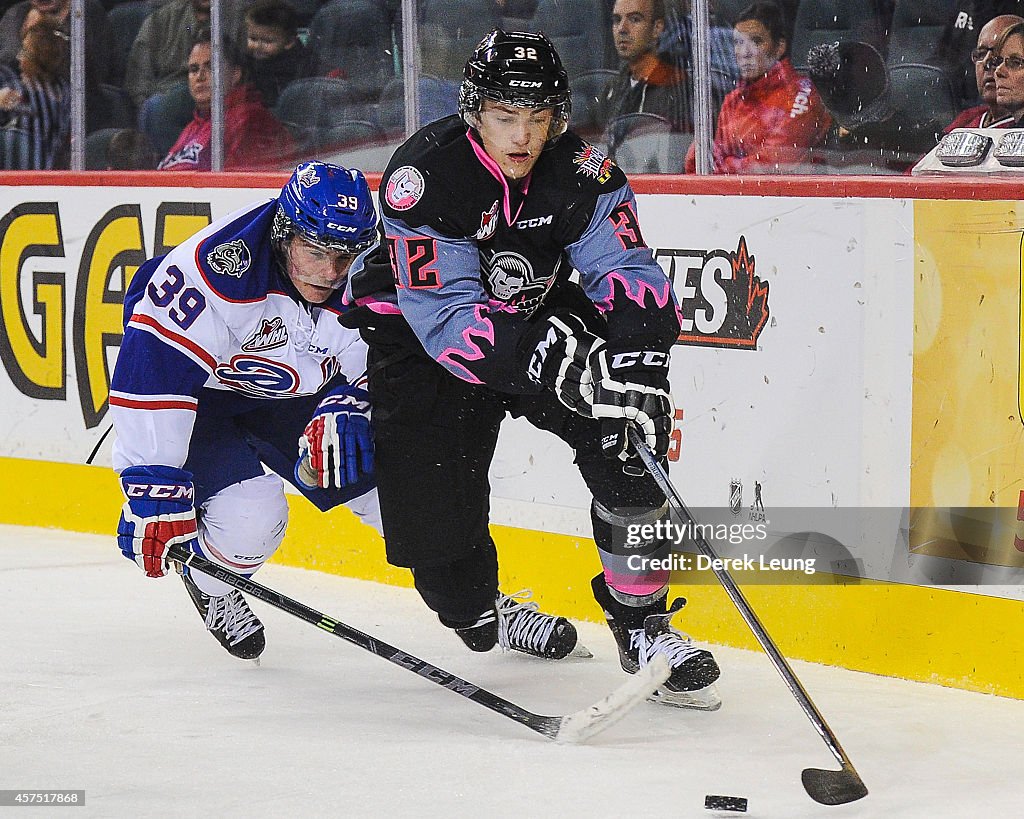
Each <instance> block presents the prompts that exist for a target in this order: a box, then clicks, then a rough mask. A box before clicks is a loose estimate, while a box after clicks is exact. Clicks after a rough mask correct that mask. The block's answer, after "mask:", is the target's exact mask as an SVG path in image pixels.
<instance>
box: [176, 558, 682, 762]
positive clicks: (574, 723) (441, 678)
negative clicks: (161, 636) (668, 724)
mask: <svg viewBox="0 0 1024 819" xmlns="http://www.w3.org/2000/svg"><path fill="white" fill-rule="evenodd" d="M168 556H169V557H170V559H171V560H174V561H176V562H178V563H180V564H181V565H183V566H188V567H190V568H192V569H195V570H196V571H200V572H202V573H203V574H206V575H209V576H210V577H213V578H215V579H217V580H220V581H221V582H222V583H227V584H228V585H229V586H233V587H234V588H236V589H238V590H239V591H244V592H245V593H246V594H250V595H252V596H253V597H255V598H256V599H257V600H262V601H263V602H264V603H267V604H268V605H271V606H273V607H274V608H277V609H280V610H281V611H284V612H287V613H288V614H291V615H293V616H295V617H298V618H299V619H300V620H305V621H306V622H307V623H312V624H313V625H314V626H317V627H318V628H321V629H323V630H324V631H326V632H327V633H328V634H333V635H334V636H335V637H340V638H341V639H342V640H345V641H347V642H349V643H352V644H353V645H357V646H359V647H360V648H362V649H365V650H366V651H369V652H371V653H372V654H376V655H377V656H378V657H383V658H384V659H385V660H387V661H388V662H392V663H394V664H395V665H397V666H400V667H402V668H404V669H406V670H407V671H412V672H415V673H416V674H419V675H420V676H421V677H423V678H424V679H427V680H430V682H433V683H437V684H438V685H440V686H442V687H444V688H447V689H448V690H449V691H454V692H455V693H456V694H459V695H460V696H463V697H465V698H466V699H470V700H473V702H475V703H477V704H478V705H482V706H484V707H485V708H490V709H491V710H492V711H496V712H497V713H499V714H501V715H502V716H505V717H508V718H509V719H511V720H515V721H516V722H518V723H520V724H521V725H525V726H526V727H527V728H530V729H531V730H534V731H536V732H537V733H539V734H543V735H544V736H546V737H548V739H553V740H555V742H585V741H586V740H588V739H590V738H591V737H592V736H594V735H595V734H598V733H600V732H601V731H603V730H604V729H605V728H607V727H609V726H610V725H612V724H613V723H615V722H617V721H618V720H619V719H620V718H621V717H623V716H625V715H626V714H627V713H628V712H629V711H630V710H631V709H632V708H633V707H634V706H636V705H639V704H640V703H641V702H643V701H644V700H645V699H647V697H649V696H650V695H651V694H652V693H654V690H655V689H656V688H657V687H658V686H659V685H661V684H662V683H663V682H665V680H667V679H668V677H669V674H670V673H671V669H670V668H669V664H668V661H667V660H665V658H664V657H661V656H660V655H659V658H660V661H658V662H652V664H650V665H647V666H645V667H644V668H642V669H640V671H639V672H637V673H636V674H634V675H633V676H632V677H630V679H629V680H627V681H626V682H625V683H623V684H622V685H620V686H619V687H618V688H616V689H615V690H614V691H612V692H611V693H610V694H608V696H606V697H604V698H603V699H601V700H598V701H597V702H595V703H594V704H593V705H591V706H589V707H587V708H584V709H582V710H580V711H576V712H575V713H572V714H567V715H565V716H553V717H546V716H542V715H540V714H534V713H532V712H531V711H527V710H526V709H525V708H522V707H521V706H518V705H516V704H515V703H514V702H509V701H508V700H506V699H504V698H502V697H499V696H498V695H497V694H494V693H492V692H490V691H488V690H487V689H486V688H480V687H479V686H477V685H474V684H473V683H471V682H467V681H466V680H464V679H462V678H461V677H456V676H455V675H454V674H451V673H449V672H447V671H445V670H444V669H441V668H438V667H437V666H436V665H432V664H431V663H428V662H427V661H426V660H421V659H419V658H418V657H414V656H413V655H412V654H408V653H406V652H405V651H402V650H401V649H400V648H395V647H394V646H391V645H388V644H387V643H385V642H384V641H382V640H378V639H377V638H376V637H371V636H370V635H368V634H364V633H363V632H361V631H359V630H358V629H355V628H353V627H352V626H349V625H346V624H345V623H342V622H341V621H339V620H335V619H334V618H332V617H328V616H326V615H324V614H321V613H320V612H318V611H316V610H315V609H311V608H310V607H309V606H306V605H303V604H302V603H299V602H297V601H295V600H292V599H291V598H289V597H285V596H284V595H283V594H281V593H280V592H277V591H274V590H273V589H268V588H267V587H266V586H261V585H260V584H259V583H257V582H256V581H254V580H250V579H249V578H247V577H242V576H241V575H237V574H235V573H234V572H231V571H228V570H227V569H225V568H223V567H222V566H219V565H217V564H216V563H212V562H210V561H209V560H207V559H206V558H204V557H202V556H201V555H197V554H194V553H193V552H190V551H189V550H188V549H186V548H185V547H184V546H181V545H175V546H172V547H171V548H170V549H169V553H168Z"/></svg>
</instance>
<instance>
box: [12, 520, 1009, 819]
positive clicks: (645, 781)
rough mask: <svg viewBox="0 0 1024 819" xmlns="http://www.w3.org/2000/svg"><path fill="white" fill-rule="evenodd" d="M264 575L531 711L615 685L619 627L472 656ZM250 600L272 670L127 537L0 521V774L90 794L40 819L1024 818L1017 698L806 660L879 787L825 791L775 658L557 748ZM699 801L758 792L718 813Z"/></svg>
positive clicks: (395, 597)
mask: <svg viewBox="0 0 1024 819" xmlns="http://www.w3.org/2000/svg"><path fill="white" fill-rule="evenodd" d="M259 580H260V581H261V582H263V583H265V584H266V585H269V586H271V587H273V588H276V589H279V590H280V591H282V592H283V593H285V594H287V595H289V596H290V597H293V598H295V599H297V600H300V601H302V602H304V603H306V604H307V605H310V606H312V607H314V608H316V609H319V610H320V611H323V612H324V613H326V614H329V615H332V616H334V617H336V618H338V619H341V620H343V621H345V622H346V623H349V624H350V625H353V626H355V627H357V628H359V629H361V630H363V631H367V632H369V633H371V634H373V635H375V636H378V637H380V638H382V639H384V640H386V641H388V642H391V643H393V644H395V645H397V646H399V647H401V648H404V649H405V650H407V651H409V652H410V653H412V654H416V655H418V656H420V657H422V658H423V659H426V660H428V661H430V662H432V663H434V664H436V665H439V666H441V667H443V668H445V669H446V670H448V671H451V672H454V673H456V674H458V675H460V676H463V677H465V678H467V679H469V680H471V681H473V682H474V683H477V684H478V685H482V686H484V687H486V688H489V689H491V690H493V691H494V692H495V693H498V694H500V695H502V696H504V697H506V698H508V699H511V700H513V701H515V702H517V703H519V704H521V705H522V706H524V707H525V708H528V709H530V710H532V711H535V712H539V713H548V714H555V713H568V712H571V711H575V710H577V709H578V708H581V707H583V706H584V705H587V704H589V703H590V702H592V701H594V700H596V699H598V698H599V697H601V696H603V695H604V694H605V693H607V692H608V691H609V690H611V689H612V688H613V687H615V686H616V685H617V684H618V683H619V682H620V681H621V680H622V672H621V671H620V670H619V668H618V663H617V660H616V658H615V653H614V646H613V642H612V638H611V635H610V634H609V633H608V632H607V630H606V629H605V628H604V626H598V625H593V624H583V625H582V626H581V635H582V639H583V641H584V642H585V643H586V645H587V646H588V647H589V648H590V649H591V650H592V651H593V652H594V654H595V658H594V659H592V660H575V659H573V660H567V661H563V662H561V663H547V662H544V661H542V660H534V659H532V658H528V657H524V656H521V655H516V656H512V655H502V654H500V653H497V652H493V653H491V654H486V655H474V654H471V653H470V652H468V651H466V650H465V649H464V648H462V646H461V644H460V643H459V642H458V641H457V640H456V639H455V638H454V637H453V636H452V635H450V634H449V633H448V632H446V631H445V630H444V629H442V628H441V627H440V626H439V625H438V624H437V622H436V620H434V619H433V616H432V615H431V614H430V613H429V612H428V611H427V610H426V609H425V607H423V606H422V604H421V603H420V602H419V599H418V598H417V597H416V595H415V593H414V592H412V591H410V590H405V589H396V588H392V587H388V586H382V585H377V584H373V583H366V582H359V581H353V580H347V579H344V578H339V577H334V576H329V575H324V574H319V573H316V572H308V571H302V570H298V569H289V568H283V567H280V566H273V565H272V566H269V567H267V568H266V569H265V570H264V571H263V572H261V573H260V576H259ZM253 609H254V610H256V612H257V613H258V614H259V615H260V617H261V618H262V619H263V621H264V623H265V624H266V628H267V649H266V652H265V653H264V655H263V660H262V665H261V666H260V667H256V666H255V665H254V664H252V663H247V662H242V661H239V660H236V659H234V658H232V657H230V656H229V655H228V654H227V653H226V652H225V651H224V650H223V649H222V648H221V647H220V646H219V645H217V644H216V643H215V642H214V640H213V639H212V638H211V637H210V636H209V635H207V634H205V633H204V629H203V625H202V623H201V621H200V619H199V617H198V615H197V614H196V611H195V609H194V608H193V607H192V603H191V602H190V601H189V599H188V597H187V596H186V594H185V591H184V589H183V588H182V586H181V583H180V581H179V580H178V579H177V578H167V579H164V580H162V581H154V580H147V579H146V578H144V577H143V576H142V574H141V572H139V570H138V569H136V568H135V567H134V566H133V565H132V564H130V563H129V562H128V561H126V560H124V558H122V557H121V556H120V553H119V552H118V551H117V548H116V546H115V544H114V540H113V537H97V536H86V535H76V534H68V533H64V532H59V531H55V530H38V529H21V528H17V527H10V526H0V611H2V621H0V789H9V788H19V789H20V788H34V789H65V788H67V789H85V791H86V806H85V807H84V808H77V809H66V808H37V809H32V810H27V811H25V813H24V815H25V816H26V817H28V816H38V815H56V816H58V817H61V816H67V817H77V816H99V817H144V816H153V817H169V816H196V817H203V819H213V817H227V816H274V817H292V816H295V817H300V816H301V817H305V816H331V817H335V819H338V817H363V816H370V817H376V816H386V817H388V818H389V819H395V817H407V816H408V817H412V816H415V817H434V816H437V817H483V816H487V817H491V816H495V817H519V818H520V819H526V818H527V817H558V819H570V817H578V816H580V817H659V819H668V817H708V819H712V818H713V817H719V819H720V817H723V816H743V815H746V816H748V817H763V818H764V819H767V817H780V818H784V819H794V818H795V817H817V816H822V817H825V816H832V817H836V819H844V818H845V817H886V819H890V818H891V817H929V819H931V818H932V817H957V819H962V818H964V817H972V818H973V817H985V819H989V818H991V817H1019V816H1022V815H1024V786H1022V785H1021V778H1022V777H1021V764H1020V750H1021V743H1022V741H1024V740H1022V737H1024V702H1019V701H1015V700H1009V699H1002V698H997V697H991V696H984V695H979V694H970V693H965V692H961V691H954V690H950V689H944V688H939V687H935V686H928V685H922V684H915V683H907V682H901V681H896V680H890V679H883V678H878V677H872V676H869V675H866V674H857V673H853V672H848V671H841V670H836V669H831V668H825V667H822V666H816V665H811V664H806V663H794V669H795V670H796V672H797V674H798V675H799V676H800V678H801V680H802V681H803V683H804V685H805V686H806V688H807V689H808V691H809V692H810V694H811V696H812V698H813V699H814V701H815V702H816V704H817V705H818V707H819V708H820V710H821V711H822V713H823V714H824V715H825V717H826V719H827V720H828V721H829V724H830V725H831V726H832V728H833V730H834V731H835V732H836V734H837V735H838V736H839V738H840V740H841V741H842V743H843V745H844V746H845V748H846V750H847V752H848V753H849V755H850V758H851V759H852V761H853V763H854V765H855V766H856V767H857V769H858V771H859V772H860V774H861V776H862V777H863V779H864V781H865V783H866V784H867V786H868V788H869V789H870V791H871V792H870V794H869V795H868V797H867V798H866V799H864V800H862V801H860V802H856V803H853V804H850V805H844V806H840V807H824V806H821V805H817V804H816V803H814V802H812V801H811V800H810V798H809V797H808V796H807V795H806V794H805V793H804V790H803V788H802V786H801V785H800V772H801V770H802V769H803V768H806V767H812V766H813V767H829V768H837V767H838V766H837V765H836V764H835V763H834V761H833V759H832V756H831V754H830V753H829V751H828V749H827V747H826V746H825V744H824V743H823V742H822V741H821V739H820V738H819V737H818V735H817V734H816V733H815V731H814V729H813V727H812V726H811V724H810V723H809V722H808V720H807V719H806V717H805V716H804V714H803V712H802V711H801V710H800V709H799V707H798V706H797V704H796V702H795V701H794V700H793V698H792V696H791V695H790V694H789V692H788V690H787V689H786V687H785V685H784V684H783V682H782V680H781V679H780V678H779V677H778V675H777V673H776V672H775V670H774V668H773V667H772V666H771V664H770V663H769V661H768V659H767V658H766V657H765V656H764V655H763V654H760V653H755V652H748V651H739V650H732V649H726V648H719V649H717V650H716V652H715V653H716V656H717V658H718V660H719V663H720V665H721V666H722V671H723V673H722V679H721V681H720V683H719V688H720V691H721V693H722V696H723V700H724V705H723V707H722V709H721V710H720V711H717V712H715V713H699V712H692V711H680V710H676V709H670V708H666V707H664V706H658V705H653V704H650V703H644V704H643V705H641V706H640V707H639V708H637V709H636V710H635V711H633V712H632V713H631V714H629V715H628V716H626V717H625V718H624V719H623V720H622V722H620V723H619V724H618V725H615V726H614V727H612V728H610V729H609V730H608V731H606V732H605V733H603V734H600V735H599V736H597V737H595V738H594V739H592V740H591V741H590V743H589V744H587V745H583V746H560V745H556V744H554V743H552V742H550V741H549V740H546V739H544V738H543V737H541V736H540V735H538V734H535V733H533V732H531V731H529V730H527V729H526V728H523V727H522V726H520V725H517V724H516V723H514V722H512V721H510V720H507V719H505V718H503V717H501V716H499V715H497V714H494V713H492V712H491V711H488V710H486V709H485V708H482V707H480V706H479V705H476V704H475V703H473V702H471V701H469V700H466V699H464V698H462V697H459V696H457V695H455V694H452V693H450V692H448V691H444V690H442V689H441V688H439V687H438V686H436V685H433V684H431V683H428V682H426V681H424V680H422V679H420V678H418V677H417V676H416V675H415V674H412V673H410V672H408V671H404V670H402V669H400V668H397V667H395V666H393V665H391V664H390V663H388V662H386V661H384V660H382V659H380V658H378V657H376V656H374V655H372V654H370V653H368V652H366V651H363V650H362V649H359V648H357V647H355V646H352V645H350V644H348V643H346V642H344V641H343V640H340V639H337V638H335V637H332V636H331V635H329V634H327V633H325V632H322V631H320V630H318V629H316V628H314V627H312V626H310V625H308V624H306V623H304V622H302V621H300V620H298V619H295V618H294V617H291V616H289V615H287V614H284V613H282V612H279V611H277V610H275V609H272V608H269V607H268V606H266V605H264V604H262V603H260V602H258V601H257V602H254V603H253ZM677 623H678V624H679V625H680V626H681V627H684V628H685V615H680V617H678V618H677ZM950 650H959V651H965V652H969V647H967V648H965V647H962V646H960V647H954V646H951V647H950ZM705 794H726V795H734V796H743V797H746V798H748V799H749V809H748V811H747V813H746V814H740V813H722V812H712V811H705V810H704V808H703V805H704V795H705ZM18 810H20V809H15V808H0V814H3V815H5V816H6V815H8V814H12V815H15V816H21V815H22V813H20V812H16V811H18Z"/></svg>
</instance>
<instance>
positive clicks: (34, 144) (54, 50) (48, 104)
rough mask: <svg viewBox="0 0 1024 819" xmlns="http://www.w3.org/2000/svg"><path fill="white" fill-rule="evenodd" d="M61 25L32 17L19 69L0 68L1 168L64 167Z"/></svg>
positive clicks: (67, 113)
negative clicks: (2, 134) (2, 132)
mask: <svg viewBox="0 0 1024 819" xmlns="http://www.w3.org/2000/svg"><path fill="white" fill-rule="evenodd" d="M59 24H60V21H59V20H58V19H57V18H55V17H47V16H45V15H43V16H41V17H37V18H35V22H34V23H30V24H29V26H28V28H26V30H25V35H24V36H23V37H22V41H21V43H22V44H21V49H20V50H19V51H18V57H17V60H18V70H17V71H14V70H12V69H10V68H8V67H7V66H3V67H0V125H2V126H3V130H4V132H5V133H4V146H3V147H4V151H3V153H4V157H3V163H2V167H5V168H10V169H17V170H36V171H41V170H52V169H54V168H66V167H68V156H69V151H70V135H71V91H70V84H69V83H68V79H67V75H68V60H69V56H70V48H69V43H68V36H67V34H65V33H64V32H63V31H61V30H60V28H59Z"/></svg>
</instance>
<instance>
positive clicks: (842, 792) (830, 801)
mask: <svg viewBox="0 0 1024 819" xmlns="http://www.w3.org/2000/svg"><path fill="white" fill-rule="evenodd" d="M627 435H628V436H629V442H630V443H631V444H632V445H633V448H634V449H635V450H636V451H637V453H638V454H639V455H640V460H642V461H643V462H644V466H645V467H646V468H647V471H648V472H650V473H651V477H652V478H654V480H655V482H656V483H657V484H658V486H659V487H660V488H661V491H662V492H664V493H665V498H666V499H667V500H668V502H669V503H670V504H671V505H672V508H673V509H674V510H675V511H676V513H677V514H678V515H679V516H680V517H681V518H682V520H683V522H684V524H686V528H687V529H688V530H689V532H690V538H691V540H692V541H693V543H694V545H696V547H697V548H698V549H700V551H701V552H702V553H703V554H704V555H705V557H707V558H708V559H709V560H711V561H712V563H711V567H712V571H713V572H714V573H715V576H716V577H717V578H718V580H719V582H720V583H721V584H722V586H724V587H725V591H726V593H727V594H728V595H729V598H730V599H731V600H732V602H733V603H734V604H735V606H736V608H737V609H739V612H740V614H741V615H742V616H743V619H744V620H745V621H746V623H747V625H748V626H749V627H750V630H751V631H752V632H754V636H755V637H756V638H757V641H758V642H759V643H760V644H761V648H763V649H764V651H765V653H766V654H767V655H768V658H769V659H770V660H771V661H772V664H773V665H774V666H775V670H776V671H778V672H779V674H780V675H781V676H782V679H783V680H784V681H785V683H786V685H787V686H788V687H789V690H790V692H792V694H793V696H794V697H796V701H797V702H798V703H799V704H800V707H801V708H803V710H804V713H805V714H806V715H807V718H808V719H809V720H810V721H811V723H812V724H813V725H814V727H815V729H816V730H817V731H818V733H819V734H820V735H821V738H822V739H823V740H825V744H826V745H828V749H829V750H830V751H831V752H832V755H833V756H834V757H835V758H836V760H837V761H838V762H839V764H840V765H842V766H843V767H842V770H840V771H832V770H828V769H822V768H805V769H804V771H803V774H802V776H801V777H800V778H801V780H802V781H803V784H804V790H806V791H807V794H808V795H809V796H810V797H811V799H813V800H814V801H815V802H820V803H821V804H823V805H842V804H845V803H847V802H853V801H855V800H857V799H861V798H863V797H865V796H867V795H868V789H867V787H866V786H865V785H864V782H863V780H861V778H860V775H859V774H858V773H857V771H856V770H855V769H854V767H853V764H852V763H851V762H850V758H849V757H848V756H847V755H846V751H844V750H843V746H842V745H840V744H839V740H838V739H837V738H836V735H835V734H834V733H833V732H832V729H831V728H829V726H828V723H827V722H825V718H824V717H823V716H822V715H821V712H820V711H819V710H818V709H817V707H816V706H815V705H814V703H813V702H812V701H811V698H810V696H809V695H808V694H807V691H806V690H805V689H804V687H803V685H801V683H800V680H798V679H797V676H796V674H795V673H793V669H792V668H790V666H789V663H788V662H787V661H786V658H785V657H783V656H782V652H780V651H779V649H778V647H776V645H775V643H774V642H773V641H772V638H771V637H770V636H769V635H768V632H767V631H765V628H764V626H763V625H761V621H760V620H759V619H758V617H757V614H755V613H754V610H753V609H752V608H751V607H750V604H749V603H748V602H747V599H746V598H745V597H744V596H743V593H742V592H741V591H740V590H739V587H738V586H737V585H736V581H735V580H733V579H732V576H731V575H730V574H729V572H728V571H727V570H726V569H725V568H720V566H721V561H720V560H719V558H718V555H717V554H716V553H715V550H714V549H713V548H712V547H711V544H710V543H708V542H707V540H706V539H705V538H704V536H703V535H702V534H701V532H700V529H699V528H698V527H697V526H696V525H695V524H696V521H695V520H694V518H693V515H692V514H690V510H689V509H687V508H686V504H685V503H683V500H682V498H681V497H680V496H679V493H678V492H677V491H676V489H675V487H674V486H672V482H671V481H670V480H669V477H668V473H667V472H666V471H665V468H664V467H663V466H662V465H661V464H660V463H658V461H657V460H656V459H655V457H654V454H653V453H652V452H651V450H650V448H649V447H648V446H647V443H646V441H645V440H644V438H643V436H642V435H641V434H640V433H639V432H638V431H637V429H636V428H635V427H634V426H633V425H632V424H630V425H628V426H627Z"/></svg>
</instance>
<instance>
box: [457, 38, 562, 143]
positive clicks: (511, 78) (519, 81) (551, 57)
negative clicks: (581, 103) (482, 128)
mask: <svg viewBox="0 0 1024 819" xmlns="http://www.w3.org/2000/svg"><path fill="white" fill-rule="evenodd" d="M463 76H464V79H463V81H462V87H461V88H460V89H459V113H460V114H462V118H463V119H464V120H466V123H467V124H468V125H473V123H472V122H471V121H470V118H471V117H472V115H474V114H476V113H478V112H479V111H480V106H481V105H482V103H483V100H484V98H487V99H489V100H494V101H495V102H501V103H504V104H505V105H514V106H517V107H521V108H547V107H551V108H554V110H555V115H554V119H553V121H552V132H551V137H550V138H552V139H554V138H555V137H557V136H559V135H561V134H562V133H563V132H564V131H565V129H566V127H567V126H568V124H569V112H570V111H571V109H572V103H571V102H570V99H569V75H568V73H566V70H565V68H564V67H563V66H562V60H561V58H560V57H559V56H558V52H557V51H555V47H554V46H553V45H552V44H551V41H550V40H549V39H548V38H547V37H545V36H544V35H543V34H533V33H531V32H527V31H509V32H505V31H502V30H501V29H500V28H496V29H494V30H493V31H492V32H491V33H490V34H488V35H487V36H486V37H484V39H483V40H481V41H480V44H479V45H478V46H477V47H476V48H475V49H474V50H473V56H471V57H470V58H469V62H467V63H466V70H465V72H464V74H463Z"/></svg>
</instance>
